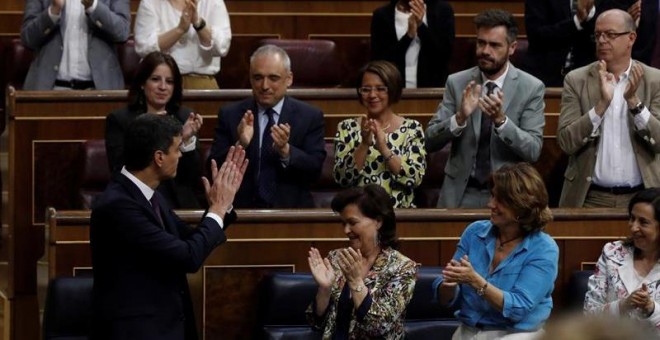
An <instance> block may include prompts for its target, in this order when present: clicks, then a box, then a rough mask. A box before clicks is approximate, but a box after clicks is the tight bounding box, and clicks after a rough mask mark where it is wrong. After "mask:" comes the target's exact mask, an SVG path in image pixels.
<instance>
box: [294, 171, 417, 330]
mask: <svg viewBox="0 0 660 340" xmlns="http://www.w3.org/2000/svg"><path fill="white" fill-rule="evenodd" d="M332 210H333V211H335V212H338V213H339V214H340V216H341V221H342V225H343V227H344V233H345V234H346V236H348V240H349V246H348V247H347V248H341V249H335V250H332V251H330V252H329V253H328V256H327V257H326V258H323V257H321V254H320V253H319V251H318V249H316V248H311V250H310V251H309V257H308V261H309V267H310V269H311V271H312V275H313V276H314V280H315V281H316V283H317V284H318V286H319V289H318V291H317V293H316V298H315V299H314V300H313V301H312V304H311V305H310V306H309V308H308V309H307V317H308V320H309V321H310V323H311V324H312V326H313V328H314V329H315V330H317V331H322V332H323V338H324V339H331V338H332V339H367V338H386V339H401V338H403V336H404V332H403V319H404V314H405V310H406V306H407V305H408V302H409V301H410V298H411V297H412V294H413V290H414V288H415V274H416V273H417V267H416V264H415V262H414V261H412V260H410V259H409V258H407V257H405V256H404V255H403V254H401V253H399V252H398V251H396V250H395V249H396V248H397V245H398V241H397V236H396V216H395V215H394V209H393V207H392V203H391V200H390V197H389V195H388V194H387V192H386V191H385V190H384V189H383V188H382V187H380V186H378V185H374V184H371V185H367V186H364V187H358V188H352V189H348V190H346V191H343V192H340V193H339V194H337V196H335V198H334V199H333V200H332Z"/></svg>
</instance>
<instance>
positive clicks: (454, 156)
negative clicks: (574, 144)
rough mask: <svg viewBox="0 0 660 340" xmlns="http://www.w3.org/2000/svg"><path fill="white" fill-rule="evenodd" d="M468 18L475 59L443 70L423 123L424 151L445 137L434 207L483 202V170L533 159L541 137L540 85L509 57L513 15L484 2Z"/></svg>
mask: <svg viewBox="0 0 660 340" xmlns="http://www.w3.org/2000/svg"><path fill="white" fill-rule="evenodd" d="M474 23H475V25H476V28H477V63H478V65H477V66H476V67H473V68H470V69H468V70H464V71H461V72H458V73H455V74H452V75H450V76H449V78H448V79H447V84H446V85H445V93H444V97H443V99H442V103H441V104H440V106H439V107H438V112H436V114H435V117H433V119H431V121H430V122H429V126H428V128H427V129H426V149H427V150H428V151H429V152H433V151H436V150H440V149H442V148H443V147H445V145H447V144H449V143H451V153H450V155H449V160H448V162H447V166H446V167H445V179H444V182H443V185H442V189H441V190H440V198H439V200H438V207H441V208H455V207H461V208H485V207H486V205H487V204H488V200H489V198H490V189H489V188H488V176H489V175H490V173H491V172H492V171H495V170H497V169H499V168H500V167H502V166H503V165H505V164H512V163H518V162H523V161H524V162H534V161H536V160H537V159H538V158H539V155H540V154H541V146H542V144H543V127H544V126H545V117H544V113H543V110H544V108H545V103H544V101H543V95H544V91H545V86H544V85H543V83H542V82H541V81H540V80H538V79H537V78H535V77H533V76H531V75H530V74H528V73H525V72H523V71H521V70H519V69H517V68H516V67H514V66H513V65H512V64H511V63H510V62H509V58H510V57H511V55H513V52H514V51H515V50H516V36H517V34H518V26H517V25H516V22H515V21H514V19H513V16H512V15H511V13H509V12H506V11H503V10H498V9H491V10H486V11H484V12H481V13H480V14H479V15H477V17H476V18H475V19H474Z"/></svg>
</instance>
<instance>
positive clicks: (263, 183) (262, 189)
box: [257, 108, 278, 207]
mask: <svg viewBox="0 0 660 340" xmlns="http://www.w3.org/2000/svg"><path fill="white" fill-rule="evenodd" d="M274 113H275V111H273V109H272V108H271V109H268V110H266V112H265V114H266V115H267V116H268V123H267V124H266V128H265V129H264V133H263V136H262V137H261V151H260V154H259V178H258V180H257V182H258V186H259V187H258V189H257V193H258V195H259V198H260V199H261V200H263V201H264V202H265V203H266V205H267V206H269V207H270V205H271V204H272V203H273V195H274V194H275V182H276V180H277V159H278V157H277V152H275V150H274V149H273V137H272V136H271V135H270V128H271V127H273V125H275V119H274V118H273V114H274Z"/></svg>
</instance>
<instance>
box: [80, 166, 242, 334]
mask: <svg viewBox="0 0 660 340" xmlns="http://www.w3.org/2000/svg"><path fill="white" fill-rule="evenodd" d="M154 195H159V196H160V194H159V193H158V192H156V193H155V194H154ZM161 197H162V196H161ZM161 216H162V218H163V223H164V228H163V227H161V225H160V224H159V222H158V219H157V217H156V214H155V212H154V210H153V208H152V207H151V204H150V203H149V201H147V199H146V198H145V197H144V195H143V194H142V192H141V191H140V190H139V188H138V187H137V186H136V185H135V184H134V183H133V182H131V181H130V180H129V179H128V178H127V177H126V176H124V175H122V174H115V176H114V177H113V179H112V181H111V182H110V184H109V185H108V187H107V189H106V190H105V192H104V193H103V194H102V195H101V196H100V197H99V199H98V200H97V201H96V203H95V205H94V207H93V209H92V217H91V227H90V244H91V250H92V265H93V270H94V290H93V319H94V323H93V325H94V327H93V334H94V338H95V339H122V340H126V339H136V340H137V339H140V340H145V339H159V340H160V339H173V340H174V339H177V340H181V339H196V338H197V334H196V329H195V320H194V315H193V310H192V304H191V300H190V292H189V290H188V284H187V281H186V273H192V272H195V271H197V270H198V269H199V268H200V267H201V265H202V264H203V263H204V260H205V259H206V257H207V256H208V255H209V254H210V253H211V251H212V250H213V249H214V248H215V247H217V246H218V245H220V244H222V243H223V242H225V241H226V236H225V233H224V231H223V230H222V228H221V227H220V226H219V225H218V224H217V222H215V220H213V219H212V218H209V217H204V218H203V219H202V221H201V223H200V224H199V226H197V228H192V227H190V226H188V225H186V224H185V223H183V222H182V221H181V220H180V219H179V218H178V217H177V216H176V214H174V212H173V211H172V209H171V208H170V206H169V204H167V202H166V201H165V200H162V199H161ZM235 219H236V214H235V212H232V213H230V214H227V215H225V218H224V221H223V223H224V224H225V228H226V227H227V226H228V225H229V224H230V223H231V222H233V221H234V220H235Z"/></svg>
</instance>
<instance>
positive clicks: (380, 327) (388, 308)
mask: <svg viewBox="0 0 660 340" xmlns="http://www.w3.org/2000/svg"><path fill="white" fill-rule="evenodd" d="M328 260H330V263H331V264H332V268H333V270H334V272H335V278H336V279H335V284H334V285H333V286H332V292H331V296H330V304H329V305H328V309H327V310H326V312H325V315H324V316H323V317H318V316H316V313H315V312H314V310H315V307H316V306H315V302H312V303H311V304H310V306H309V308H307V320H308V321H309V323H310V324H311V325H312V327H313V328H314V329H315V330H317V331H321V332H323V339H332V338H333V336H334V333H335V330H336V329H335V328H336V322H337V311H338V308H339V299H340V296H341V294H342V290H343V289H344V286H345V284H346V278H345V277H344V275H343V274H342V272H341V269H339V264H338V252H337V251H336V250H332V251H330V253H328ZM416 273H417V264H416V263H415V262H414V261H412V260H411V259H409V258H407V257H406V256H404V255H403V254H401V253H399V252H398V251H396V250H394V249H391V248H385V249H383V250H382V251H381V252H380V254H378V257H376V261H375V262H374V265H373V267H371V270H369V273H367V277H366V278H365V279H364V285H365V286H366V287H367V289H368V290H369V291H368V296H367V298H365V299H364V300H365V301H368V300H370V302H371V305H370V306H368V309H366V313H365V314H364V315H357V314H358V312H356V309H358V310H360V309H363V308H359V307H364V306H359V307H358V308H354V309H353V310H352V314H351V319H350V325H349V331H348V334H349V338H350V339H373V338H381V339H403V337H404V329H403V320H404V315H405V310H406V306H407V305H408V302H410V299H411V298H412V295H413V291H414V290H415V275H416ZM369 297H370V299H369ZM363 304H365V302H363Z"/></svg>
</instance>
